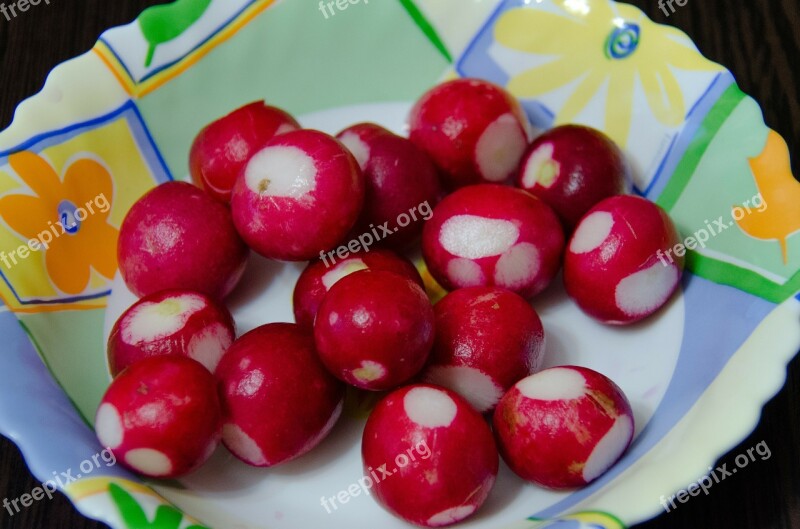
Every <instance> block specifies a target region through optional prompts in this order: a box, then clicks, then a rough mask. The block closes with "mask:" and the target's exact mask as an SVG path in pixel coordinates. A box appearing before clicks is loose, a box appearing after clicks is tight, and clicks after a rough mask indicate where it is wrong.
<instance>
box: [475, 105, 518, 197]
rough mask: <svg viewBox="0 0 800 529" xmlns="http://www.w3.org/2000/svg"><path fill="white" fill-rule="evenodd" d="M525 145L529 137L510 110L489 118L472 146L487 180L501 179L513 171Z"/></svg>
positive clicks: (476, 160)
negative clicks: (497, 116) (487, 124)
mask: <svg viewBox="0 0 800 529" xmlns="http://www.w3.org/2000/svg"><path fill="white" fill-rule="evenodd" d="M527 146H528V138H527V136H526V135H525V131H524V130H523V129H522V128H521V127H520V123H519V121H518V120H517V118H516V117H514V115H513V114H511V113H506V114H503V115H502V116H500V117H499V118H497V119H496V120H495V121H494V122H492V123H491V124H490V125H489V126H488V127H486V130H485V131H484V132H483V134H481V137H480V138H479V139H478V143H477V145H476V146H475V163H476V164H477V165H478V169H479V171H480V172H481V174H482V175H483V177H484V178H485V179H486V180H488V181H489V182H502V181H504V180H505V179H507V178H508V177H510V176H511V174H512V173H513V172H514V170H515V169H516V168H517V165H519V160H520V158H522V154H523V153H524V152H525V148H526V147H527Z"/></svg>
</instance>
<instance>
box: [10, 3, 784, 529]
mask: <svg viewBox="0 0 800 529" xmlns="http://www.w3.org/2000/svg"><path fill="white" fill-rule="evenodd" d="M455 76H463V77H480V78H484V79H488V80H491V81H493V82H495V83H497V84H500V85H502V86H504V87H506V88H507V89H508V90H509V91H510V92H511V93H513V94H514V95H515V96H517V97H518V98H519V99H520V100H521V101H522V103H523V106H524V108H525V110H526V111H527V114H528V116H529V118H530V120H531V122H532V123H533V124H534V125H535V127H537V128H539V129H546V128H548V127H551V126H553V125H556V124H560V123H567V122H578V123H584V124H588V125H591V126H594V127H596V128H599V129H602V130H604V131H605V132H606V133H607V134H608V135H610V136H611V137H612V138H613V139H614V140H615V141H616V142H617V143H618V144H619V145H620V146H622V148H623V149H624V150H625V152H626V154H627V155H628V158H629V160H630V161H631V164H632V166H633V170H634V183H635V192H637V193H639V194H641V195H643V196H646V197H647V198H649V199H651V200H653V201H655V202H657V203H658V204H659V205H661V206H662V207H663V208H664V209H666V210H667V211H668V212H669V213H670V215H671V216H672V218H673V219H674V220H675V222H676V224H677V226H678V227H679V229H680V232H681V235H682V237H683V238H684V241H683V245H682V247H681V248H678V249H677V250H676V251H678V252H681V253H683V252H685V253H686V255H687V263H688V270H689V271H690V272H689V273H687V274H686V275H685V277H684V280H683V282H682V288H681V289H680V292H679V293H678V294H677V295H676V296H675V297H674V298H673V299H672V300H671V301H670V303H669V305H668V306H667V307H666V308H665V309H664V310H662V311H661V312H659V313H658V315H656V316H655V317H653V318H651V319H648V320H647V321H646V322H644V323H641V324H638V325H635V326H633V327H629V328H625V329H619V328H610V327H606V326H602V325H600V324H597V323H595V322H593V321H592V320H590V319H589V318H588V317H586V316H585V315H583V314H582V313H581V312H579V311H578V309H577V308H576V307H575V306H574V304H572V303H570V302H569V301H568V300H567V298H566V295H565V294H564V292H563V289H562V288H561V286H560V284H559V285H554V286H553V287H552V288H550V289H549V290H548V291H547V292H546V293H545V294H544V295H543V296H540V297H539V298H537V299H536V300H535V301H534V306H535V307H536V309H537V310H538V311H539V313H540V315H541V316H542V319H543V321H544V324H545V328H546V332H547V334H548V341H547V351H546V364H547V365H559V364H567V363H569V364H580V365H585V366H588V367H591V368H594V369H596V370H598V371H601V372H603V373H604V374H606V375H608V376H610V377H611V378H612V379H614V380H615V381H616V382H617V383H618V384H619V385H620V386H621V387H622V388H623V389H624V390H625V392H626V393H627V395H628V396H629V398H630V400H631V402H632V405H633V410H634V415H635V418H636V437H635V440H634V443H633V445H632V446H631V448H630V450H629V451H628V452H627V453H626V454H625V456H624V457H623V458H622V459H621V460H620V461H619V462H618V463H617V464H616V465H615V466H614V467H613V468H612V470H611V471H610V472H608V473H607V474H605V475H604V476H603V477H602V478H600V479H599V480H597V481H596V482H594V483H592V484H591V485H590V486H588V487H587V488H584V489H581V490H577V491H571V492H553V491H548V490H544V489H541V488H538V487H536V486H533V485H530V484H526V483H524V482H523V481H521V480H520V479H518V478H517V477H515V476H514V475H513V474H512V473H511V472H510V471H509V470H508V469H507V468H505V467H502V468H501V471H500V476H499V478H498V482H497V485H496V486H495V488H494V490H493V492H492V494H491V496H490V498H489V500H488V501H487V503H486V505H485V506H484V507H483V508H482V509H481V510H480V511H479V513H478V514H477V515H476V516H475V517H473V518H471V519H469V520H468V521H467V522H465V523H464V524H463V526H464V527H487V528H488V527H492V528H504V527H508V528H529V527H531V528H532V527H559V528H579V527H597V528H607V529H616V528H620V527H625V526H628V525H631V524H633V523H636V522H639V521H642V520H645V519H648V518H651V517H653V516H655V515H657V514H658V513H659V512H660V511H661V510H662V509H664V508H666V507H667V506H668V505H669V503H670V501H674V497H673V495H674V494H675V492H676V491H678V490H679V489H681V488H682V487H685V486H686V484H687V483H692V482H700V480H701V479H702V478H703V477H704V476H707V475H709V474H713V473H712V471H713V470H714V469H712V468H710V465H711V464H712V463H713V462H714V461H715V459H716V458H717V457H718V456H719V455H720V454H722V453H724V452H725V451H726V450H727V449H729V448H730V447H732V446H733V445H735V444H736V443H737V442H739V441H740V440H741V439H743V438H744V437H745V436H746V435H747V433H748V432H750V431H751V430H752V428H753V427H754V426H755V424H756V423H757V421H758V418H759V414H760V410H761V406H762V405H763V404H764V402H766V400H767V399H769V398H770V397H771V396H772V395H773V394H774V393H776V392H777V391H778V390H779V389H780V387H781V386H782V384H783V382H784V377H785V367H786V364H787V362H788V361H789V360H790V359H791V358H792V356H793V355H794V354H795V353H796V352H797V350H798V347H800V325H799V324H798V319H799V318H800V295H798V292H799V291H800V236H798V235H797V233H798V232H799V231H800V207H798V206H799V205H800V184H798V183H797V182H796V181H795V179H794V178H793V176H792V174H791V170H790V163H789V153H788V149H787V146H786V143H785V142H784V141H783V139H782V138H781V137H780V136H779V135H778V134H776V133H775V132H773V131H771V130H770V129H769V128H768V127H767V126H766V125H765V124H764V121H763V118H762V115H761V111H760V109H759V106H758V104H757V103H756V102H755V101H753V100H752V99H751V98H749V97H748V96H746V95H745V94H744V93H742V91H741V90H740V89H739V88H738V86H737V85H736V82H735V81H734V79H733V78H732V76H731V74H730V73H729V72H728V71H726V70H725V68H723V67H722V66H720V65H718V64H715V63H713V62H711V61H709V60H707V59H705V58H704V57H703V56H702V55H701V54H700V53H699V52H698V51H697V49H696V47H695V46H694V45H693V43H692V42H691V40H690V39H689V38H688V37H687V36H686V35H685V34H683V33H682V32H680V31H678V30H676V29H674V28H671V27H667V26H660V25H657V24H654V23H653V22H652V21H650V20H649V19H648V18H647V17H646V16H645V15H644V14H643V13H642V12H641V11H639V10H638V9H636V8H634V7H632V6H629V5H626V4H620V3H615V2H611V1H609V0H537V2H530V1H525V0H482V1H477V0H476V1H473V2H468V3H466V2H463V1H461V0H350V1H349V2H320V3H315V2H308V1H301V0H283V1H276V2H273V1H271V0H179V1H177V2H175V3H173V4H169V5H165V6H159V7H154V8H151V9H149V10H147V11H145V12H144V13H143V14H142V15H141V16H140V17H139V19H138V20H137V21H135V22H134V23H132V24H129V25H127V26H124V27H120V28H115V29H112V30H109V31H107V32H106V33H104V34H103V36H102V37H101V38H100V40H99V41H98V42H97V44H96V45H95V47H94V48H93V49H92V50H91V51H90V52H88V53H86V54H85V55H83V56H81V57H78V58H76V59H73V60H71V61H69V62H67V63H65V64H63V65H61V66H59V67H58V68H56V69H55V70H54V71H53V73H52V75H51V76H50V77H49V79H48V82H47V84H46V86H45V87H44V89H43V90H42V92H41V93H40V94H38V95H37V96H35V97H33V98H31V99H30V100H27V101H25V102H23V103H22V104H21V105H20V106H19V108H18V111H17V114H16V118H15V120H14V122H13V124H12V125H11V126H10V127H9V128H8V129H7V130H5V131H4V132H2V133H0V301H2V306H0V335H1V336H2V337H3V344H2V350H3V354H2V356H0V430H2V432H3V433H4V434H5V435H7V436H9V437H11V438H12V439H13V440H14V441H15V442H16V443H17V444H18V445H19V446H20V448H21V449H22V451H23V453H24V455H25V458H26V460H27V461H28V463H29V465H30V467H31V470H32V471H33V473H34V474H35V475H36V476H37V478H38V479H40V480H42V482H43V483H45V488H46V489H49V488H52V489H53V490H55V489H56V488H57V489H60V490H62V491H63V492H64V493H65V494H67V496H68V497H69V498H70V499H71V500H72V501H73V502H74V504H75V505H76V507H77V508H78V509H79V510H80V511H81V512H83V513H84V514H86V515H87V516H89V517H92V518H96V519H99V520H103V521H105V522H106V523H108V524H109V525H110V526H112V527H114V528H119V529H123V528H125V529H135V528H141V527H152V528H158V529H185V528H189V527H191V528H194V529H198V528H202V527H208V528H225V529H232V528H270V529H273V528H274V529H279V528H284V527H285V528H298V527H316V526H325V527H342V528H348V529H354V528H360V527H363V528H373V527H383V528H389V529H390V528H401V527H407V525H406V524H404V523H403V522H401V521H399V520H398V519H395V518H393V517H392V516H391V515H389V514H388V513H387V512H385V511H383V510H382V509H381V508H380V507H379V506H378V505H377V503H376V502H375V501H374V500H373V499H372V498H370V497H368V494H367V493H368V491H361V492H363V494H362V493H359V494H358V495H353V496H352V497H350V498H349V500H348V502H347V503H346V504H339V505H337V508H335V509H331V508H330V506H328V507H326V506H325V504H324V502H322V501H321V500H322V499H324V498H329V497H334V496H336V495H337V493H339V492H340V491H343V490H348V488H349V487H350V485H351V484H353V483H357V482H358V479H359V478H360V477H361V472H362V470H361V464H360V448H359V444H360V443H359V440H360V433H361V428H362V427H363V424H364V420H365V416H366V413H367V412H368V409H369V406H370V405H371V403H370V402H363V401H358V400H353V401H351V402H349V403H348V406H347V409H346V413H345V417H344V419H343V420H342V421H341V422H340V424H338V425H337V427H336V428H335V430H334V432H333V433H332V435H331V436H330V437H329V438H328V439H326V440H325V442H324V443H323V444H322V445H321V446H320V447H319V448H318V449H317V450H315V451H313V452H312V453H310V454H308V455H307V456H305V457H303V458H300V459H299V460H297V461H294V462H292V463H289V464H286V465H282V466H279V467H275V468H273V469H267V470H265V469H256V468H251V467H247V466H245V465H243V464H242V463H240V462H238V460H236V459H235V458H233V457H232V456H231V455H230V454H229V453H228V452H227V451H226V450H225V449H223V448H220V449H219V450H218V451H217V452H216V454H215V455H214V456H213V458H212V460H211V461H210V462H209V464H207V465H206V466H205V467H203V468H202V469H201V470H200V471H198V472H196V473H194V474H192V475H190V476H189V477H187V478H185V479H182V480H180V481H169V482H163V481H144V480H142V479H140V478H138V477H137V476H135V475H132V474H130V473H129V472H127V471H125V470H124V469H123V468H122V467H121V466H120V465H117V464H116V463H115V460H114V458H113V454H111V453H110V452H107V451H105V450H104V448H103V447H102V446H100V445H99V444H98V442H97V440H96V438H95V436H94V433H93V431H92V422H93V417H94V412H95V410H96V407H97V405H98V402H99V400H100V398H101V396H102V394H103V392H104V390H105V388H106V387H107V386H108V384H109V382H110V377H109V375H108V370H107V365H106V360H105V350H104V341H105V337H106V336H107V333H108V331H109V328H110V326H111V325H112V324H113V322H114V320H115V318H116V317H117V316H118V315H119V314H120V313H121V312H122V311H123V310H124V309H125V308H126V307H127V306H128V305H130V303H132V301H133V300H134V298H133V296H132V295H131V294H130V293H129V292H128V291H127V289H126V288H125V286H124V284H123V282H122V281H121V280H120V279H119V275H118V273H117V263H116V240H117V236H118V233H119V228H120V224H121V222H122V219H123V218H124V216H125V214H126V212H127V211H128V209H129V208H130V207H131V205H132V204H133V202H135V201H136V200H137V198H139V197H140V196H141V195H142V194H144V193H145V192H146V191H147V190H149V189H150V188H152V187H154V186H156V185H158V184H160V183H163V182H167V181H170V180H185V179H187V178H188V164H187V158H188V151H189V146H190V144H191V142H192V139H193V138H194V135H195V134H196V133H197V131H198V130H199V129H200V128H201V127H202V126H203V125H205V124H206V123H208V122H210V121H212V120H213V119H215V118H217V117H219V116H221V115H223V114H225V113H227V112H229V111H230V110H232V109H234V108H236V107H238V106H241V105H243V104H245V103H247V102H250V101H253V100H257V99H266V100H267V101H268V102H269V103H270V104H273V105H276V106H280V107H282V108H285V109H286V110H288V111H290V112H291V113H293V114H294V115H296V116H298V118H299V120H300V121H301V123H302V124H303V125H305V126H308V127H314V128H318V129H321V130H324V131H327V132H332V133H333V132H336V131H338V130H340V129H341V128H343V127H345V126H347V125H349V124H351V123H354V122H358V121H361V120H372V121H376V122H378V123H380V124H382V125H384V126H386V127H388V128H390V129H392V130H394V131H396V132H398V133H403V132H404V129H405V118H406V115H407V112H408V110H409V108H410V106H411V104H412V103H413V101H414V100H415V99H416V98H417V97H419V95H421V94H422V93H423V92H424V91H425V90H427V89H428V88H430V87H431V86H433V85H435V84H436V83H437V82H440V81H441V80H443V79H447V78H452V77H455ZM299 271H300V267H299V266H298V265H296V264H281V263H275V262H269V261H267V260H264V259H260V258H258V257H253V258H252V259H251V263H250V264H249V266H248V271H247V273H246V276H245V280H244V281H243V283H242V285H241V286H240V288H238V289H237V291H235V292H234V294H233V295H232V296H231V298H230V305H231V308H232V309H233V311H234V314H235V316H236V319H237V322H238V324H239V332H240V333H241V332H245V331H247V330H249V329H252V328H254V327H256V326H258V325H260V324H263V323H267V322H271V321H292V319H291V318H292V310H291V292H292V289H293V285H294V281H295V279H296V278H297V276H298V274H299ZM423 272H424V269H423ZM432 293H434V292H432ZM763 448H764V447H761V448H759V447H754V449H753V450H752V451H750V459H751V460H752V461H755V460H756V459H757V458H758V457H764V454H765V452H764V450H763ZM468 449H469V447H465V450H468ZM736 461H737V465H738V462H739V460H738V459H737V460H736ZM706 479H710V478H706Z"/></svg>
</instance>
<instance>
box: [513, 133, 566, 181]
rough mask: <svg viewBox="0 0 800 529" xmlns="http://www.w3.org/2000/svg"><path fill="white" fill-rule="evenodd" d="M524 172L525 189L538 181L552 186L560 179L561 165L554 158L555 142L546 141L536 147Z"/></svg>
mask: <svg viewBox="0 0 800 529" xmlns="http://www.w3.org/2000/svg"><path fill="white" fill-rule="evenodd" d="M524 171H525V172H524V173H523V174H522V185H523V186H524V189H530V188H532V187H533V186H535V185H536V184H537V183H539V184H541V185H543V186H544V187H550V186H552V185H553V182H555V181H556V180H557V179H558V175H559V173H560V172H561V165H560V164H559V163H558V162H556V161H555V160H553V144H552V143H545V144H544V145H542V146H540V147H539V148H538V149H536V150H535V151H534V152H533V153H532V154H531V155H530V158H528V163H527V164H525V169H524Z"/></svg>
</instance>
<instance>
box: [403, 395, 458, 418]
mask: <svg viewBox="0 0 800 529" xmlns="http://www.w3.org/2000/svg"><path fill="white" fill-rule="evenodd" d="M403 409H404V410H405V412H406V415H408V418H409V419H411V420H412V421H414V422H415V423H417V424H418V425H420V426H423V427H425V428H439V427H443V426H450V424H451V423H452V422H453V419H455V418H456V412H457V411H458V408H457V406H456V403H455V402H454V401H453V399H452V398H450V395H448V394H447V393H445V392H444V391H439V390H437V389H433V388H414V389H412V390H411V391H409V392H408V393H407V394H406V396H405V397H404V398H403Z"/></svg>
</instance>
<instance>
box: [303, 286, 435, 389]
mask: <svg viewBox="0 0 800 529" xmlns="http://www.w3.org/2000/svg"><path fill="white" fill-rule="evenodd" d="M433 337H434V317H433V307H432V306H431V302H430V300H429V299H428V297H427V296H426V295H425V291H424V290H422V288H421V287H420V286H419V285H418V284H417V283H415V282H414V281H412V280H410V279H408V278H406V277H403V276H400V275H398V274H394V273H392V272H385V271H379V270H378V271H375V270H362V271H360V272H356V273H354V274H350V275H348V276H347V277H344V278H342V279H340V280H339V282H338V283H336V284H335V285H333V287H332V288H331V289H330V291H329V292H328V294H327V295H326V296H325V299H324V300H322V305H320V307H319V312H318V313H317V318H316V321H315V322H314V340H315V342H316V344H317V351H318V352H319V357H320V359H321V360H322V362H323V363H324V364H325V366H326V367H327V368H328V370H330V372H331V373H333V374H334V375H336V376H337V377H338V378H340V379H342V380H344V381H345V382H347V383H348V384H351V385H353V386H355V387H357V388H361V389H367V390H373V391H382V390H387V389H392V388H394V387H396V386H398V385H400V384H402V383H403V382H406V381H408V380H409V379H410V378H411V377H413V376H414V375H416V374H417V373H418V372H419V371H420V370H421V369H422V367H423V365H424V364H425V361H426V360H427V359H428V354H429V353H430V350H431V347H432V346H433Z"/></svg>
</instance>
